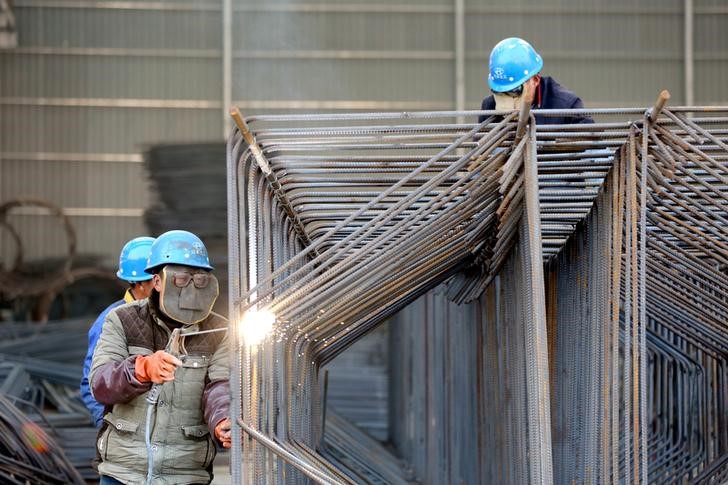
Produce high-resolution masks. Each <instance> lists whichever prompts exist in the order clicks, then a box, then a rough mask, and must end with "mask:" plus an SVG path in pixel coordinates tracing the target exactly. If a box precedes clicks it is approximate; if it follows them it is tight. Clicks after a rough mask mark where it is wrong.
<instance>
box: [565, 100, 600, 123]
mask: <svg viewBox="0 0 728 485" xmlns="http://www.w3.org/2000/svg"><path fill="white" fill-rule="evenodd" d="M569 108H570V109H584V102H583V101H582V100H581V98H580V97H578V96H577V97H576V99H575V100H574V102H573V103H572V104H571V106H570V107H569ZM569 122H570V123H573V124H577V123H594V120H593V119H592V118H591V117H590V116H574V117H572V118H571V120H570V121H569Z"/></svg>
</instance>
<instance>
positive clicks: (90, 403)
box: [81, 290, 134, 428]
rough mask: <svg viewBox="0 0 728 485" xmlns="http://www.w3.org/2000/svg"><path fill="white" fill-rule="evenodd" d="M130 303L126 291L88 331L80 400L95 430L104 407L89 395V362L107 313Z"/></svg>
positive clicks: (101, 420) (128, 294) (98, 425)
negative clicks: (88, 413)
mask: <svg viewBox="0 0 728 485" xmlns="http://www.w3.org/2000/svg"><path fill="white" fill-rule="evenodd" d="M130 301H134V297H133V296H132V295H131V293H130V292H129V291H128V290H127V292H126V294H125V295H124V299H123V300H119V301H115V302H114V303H112V304H111V305H109V306H108V307H107V308H106V309H105V310H104V311H102V312H101V314H99V316H98V317H97V318H96V321H94V324H93V325H91V328H90V329H89V331H88V351H87V352H86V358H85V359H84V361H83V377H82V378H81V399H83V403H84V404H85V405H86V409H88V410H89V412H90V413H91V416H93V418H94V423H95V424H96V427H97V428H98V427H100V426H101V423H102V422H103V420H104V406H103V405H102V404H99V403H97V402H96V399H94V397H93V395H92V394H91V387H90V386H89V382H88V374H89V372H90V371H91V360H92V359H93V356H94V350H95V349H96V343H97V342H98V341H99V337H100V336H101V329H102V328H103V326H104V320H106V315H108V314H109V312H110V311H111V310H113V309H114V308H116V307H118V306H121V305H123V304H124V303H129V302H130Z"/></svg>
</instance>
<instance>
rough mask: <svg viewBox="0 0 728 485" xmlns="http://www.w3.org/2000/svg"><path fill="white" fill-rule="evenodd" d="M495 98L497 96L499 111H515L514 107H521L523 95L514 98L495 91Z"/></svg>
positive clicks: (496, 107) (496, 102)
mask: <svg viewBox="0 0 728 485" xmlns="http://www.w3.org/2000/svg"><path fill="white" fill-rule="evenodd" d="M493 98H495V109H496V110H497V111H513V110H514V109H521V100H522V99H523V95H522V94H521V95H520V96H518V97H517V98H514V97H513V96H508V95H507V94H498V93H494V94H493Z"/></svg>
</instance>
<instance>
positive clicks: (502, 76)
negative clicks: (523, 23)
mask: <svg viewBox="0 0 728 485" xmlns="http://www.w3.org/2000/svg"><path fill="white" fill-rule="evenodd" d="M542 68H543V59H542V58H541V56H540V55H539V54H538V52H536V51H535V50H534V48H533V47H531V44H529V43H528V42H526V41H525V40H523V39H519V38H518V37H510V38H508V39H504V40H502V41H500V42H498V43H497V44H496V45H495V47H493V50H492V51H491V53H490V61H489V63H488V71H489V73H488V86H490V90H491V92H492V94H491V95H490V96H488V97H486V98H485V99H484V100H483V102H482V104H481V106H480V109H482V110H498V111H511V110H514V109H520V107H521V103H522V102H526V103H529V104H530V105H531V109H583V108H584V103H582V101H581V98H579V97H578V96H577V95H576V94H574V93H573V92H571V91H569V90H568V89H566V88H565V87H564V86H562V85H561V84H559V83H558V82H556V80H555V79H554V78H552V77H550V76H542V75H541V74H540V72H541V69H542ZM485 119H486V117H485V116H482V115H481V116H479V117H478V122H480V123H482V122H483V121H484V120H485ZM536 123H537V124H552V125H563V124H573V123H594V120H592V119H591V118H590V117H588V116H578V115H577V116H575V115H563V116H555V117H553V116H549V117H546V116H542V115H536Z"/></svg>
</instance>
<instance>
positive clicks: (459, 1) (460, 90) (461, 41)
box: [455, 0, 465, 123]
mask: <svg viewBox="0 0 728 485" xmlns="http://www.w3.org/2000/svg"><path fill="white" fill-rule="evenodd" d="M455 109H456V110H457V111H464V110H465V0H455ZM457 122H458V123H464V122H465V117H464V116H458V117H457Z"/></svg>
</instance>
